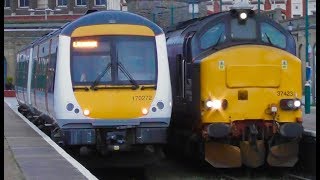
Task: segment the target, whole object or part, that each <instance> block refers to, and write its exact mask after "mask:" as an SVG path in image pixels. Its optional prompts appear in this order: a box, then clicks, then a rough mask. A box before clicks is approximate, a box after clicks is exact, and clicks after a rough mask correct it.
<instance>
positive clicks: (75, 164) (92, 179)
mask: <svg viewBox="0 0 320 180" xmlns="http://www.w3.org/2000/svg"><path fill="white" fill-rule="evenodd" d="M4 101H5V102H6V103H7V104H8V106H9V107H10V108H11V109H12V110H13V111H14V112H15V113H16V114H17V115H18V116H20V117H21V119H22V120H23V121H24V122H26V123H27V124H28V125H29V126H30V127H31V128H32V129H33V130H35V131H36V132H37V133H38V134H39V135H40V136H41V137H42V138H43V139H44V140H45V141H47V143H49V144H50V145H51V146H52V147H53V148H54V149H55V150H56V151H57V152H58V153H59V154H60V155H61V156H62V157H64V158H65V159H66V160H67V161H69V162H70V163H71V164H72V165H73V167H75V168H76V169H78V170H79V171H80V173H82V174H83V175H84V176H85V177H86V178H88V179H90V180H98V179H97V178H96V177H95V176H94V175H93V174H91V172H90V171H89V170H87V169H86V168H85V167H84V166H82V165H81V164H80V163H79V162H78V161H76V160H75V159H74V158H73V157H71V156H70V155H69V154H68V153H66V152H65V151H64V150H63V149H62V148H61V147H59V146H58V145H57V144H56V143H55V142H53V141H52V140H51V138H50V137H48V136H47V135H46V134H44V133H43V132H42V131H40V130H39V129H38V127H36V126H35V125H34V124H32V123H31V122H30V121H29V120H28V119H27V118H25V117H24V116H23V115H22V114H20V113H19V111H18V109H17V107H14V105H12V104H11V103H10V102H8V101H7V100H6V98H5V99H4Z"/></svg>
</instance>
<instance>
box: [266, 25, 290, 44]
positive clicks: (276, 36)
mask: <svg viewBox="0 0 320 180" xmlns="http://www.w3.org/2000/svg"><path fill="white" fill-rule="evenodd" d="M261 39H262V41H263V42H265V43H269V44H272V45H274V46H278V47H280V48H285V47H286V37H285V35H284V34H282V33H281V32H280V31H279V30H278V29H276V28H275V27H273V26H271V25H270V24H268V23H261Z"/></svg>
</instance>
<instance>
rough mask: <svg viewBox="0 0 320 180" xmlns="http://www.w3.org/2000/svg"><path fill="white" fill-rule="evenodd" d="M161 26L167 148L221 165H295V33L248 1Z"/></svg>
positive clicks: (298, 128)
mask: <svg viewBox="0 0 320 180" xmlns="http://www.w3.org/2000/svg"><path fill="white" fill-rule="evenodd" d="M165 32H166V39H167V48H168V56H169V57H168V58H169V68H170V76H171V85H172V94H173V109H172V120H171V125H170V131H169V135H168V136H169V142H168V147H169V149H171V150H178V151H179V152H180V153H181V152H184V154H185V155H188V156H189V157H197V158H198V159H203V160H205V161H207V162H208V163H210V164H211V165H212V166H214V167H218V168H233V167H240V166H242V165H245V166H248V167H252V168H256V167H259V166H262V165H264V164H266V162H267V163H268V164H269V165H270V166H278V167H292V166H294V165H295V164H296V162H297V161H298V152H299V148H298V143H299V139H300V137H301V135H302V132H303V126H302V111H301V97H302V87H301V78H302V75H301V69H302V68H301V60H300V59H298V58H297V57H296V56H295V53H296V52H295V49H296V47H295V41H294V38H293V36H292V35H291V34H290V33H289V32H288V31H287V30H286V29H284V28H283V27H282V26H281V25H279V24H278V23H276V22H275V21H273V20H272V19H270V18H269V17H267V16H265V15H263V14H258V13H255V12H254V11H253V10H251V8H232V9H231V10H230V11H225V12H220V13H217V14H213V15H209V16H206V17H201V18H196V19H192V20H188V21H185V22H182V23H179V24H177V25H176V26H174V27H170V28H168V29H166V30H165Z"/></svg>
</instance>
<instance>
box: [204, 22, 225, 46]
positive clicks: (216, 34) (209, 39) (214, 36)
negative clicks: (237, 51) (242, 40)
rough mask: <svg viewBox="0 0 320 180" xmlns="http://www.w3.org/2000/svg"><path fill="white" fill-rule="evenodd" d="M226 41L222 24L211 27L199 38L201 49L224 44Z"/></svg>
mask: <svg viewBox="0 0 320 180" xmlns="http://www.w3.org/2000/svg"><path fill="white" fill-rule="evenodd" d="M225 39H226V35H225V25H224V23H219V24H217V25H215V26H213V27H211V28H210V29H209V30H208V31H207V32H205V33H204V34H203V35H202V36H201V38H200V47H201V49H207V48H209V47H211V46H214V45H216V44H218V43H222V42H224V41H225Z"/></svg>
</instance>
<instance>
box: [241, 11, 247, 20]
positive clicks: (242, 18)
mask: <svg viewBox="0 0 320 180" xmlns="http://www.w3.org/2000/svg"><path fill="white" fill-rule="evenodd" d="M239 17H240V19H241V20H245V19H247V17H248V15H247V13H245V12H242V13H240V15H239Z"/></svg>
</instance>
